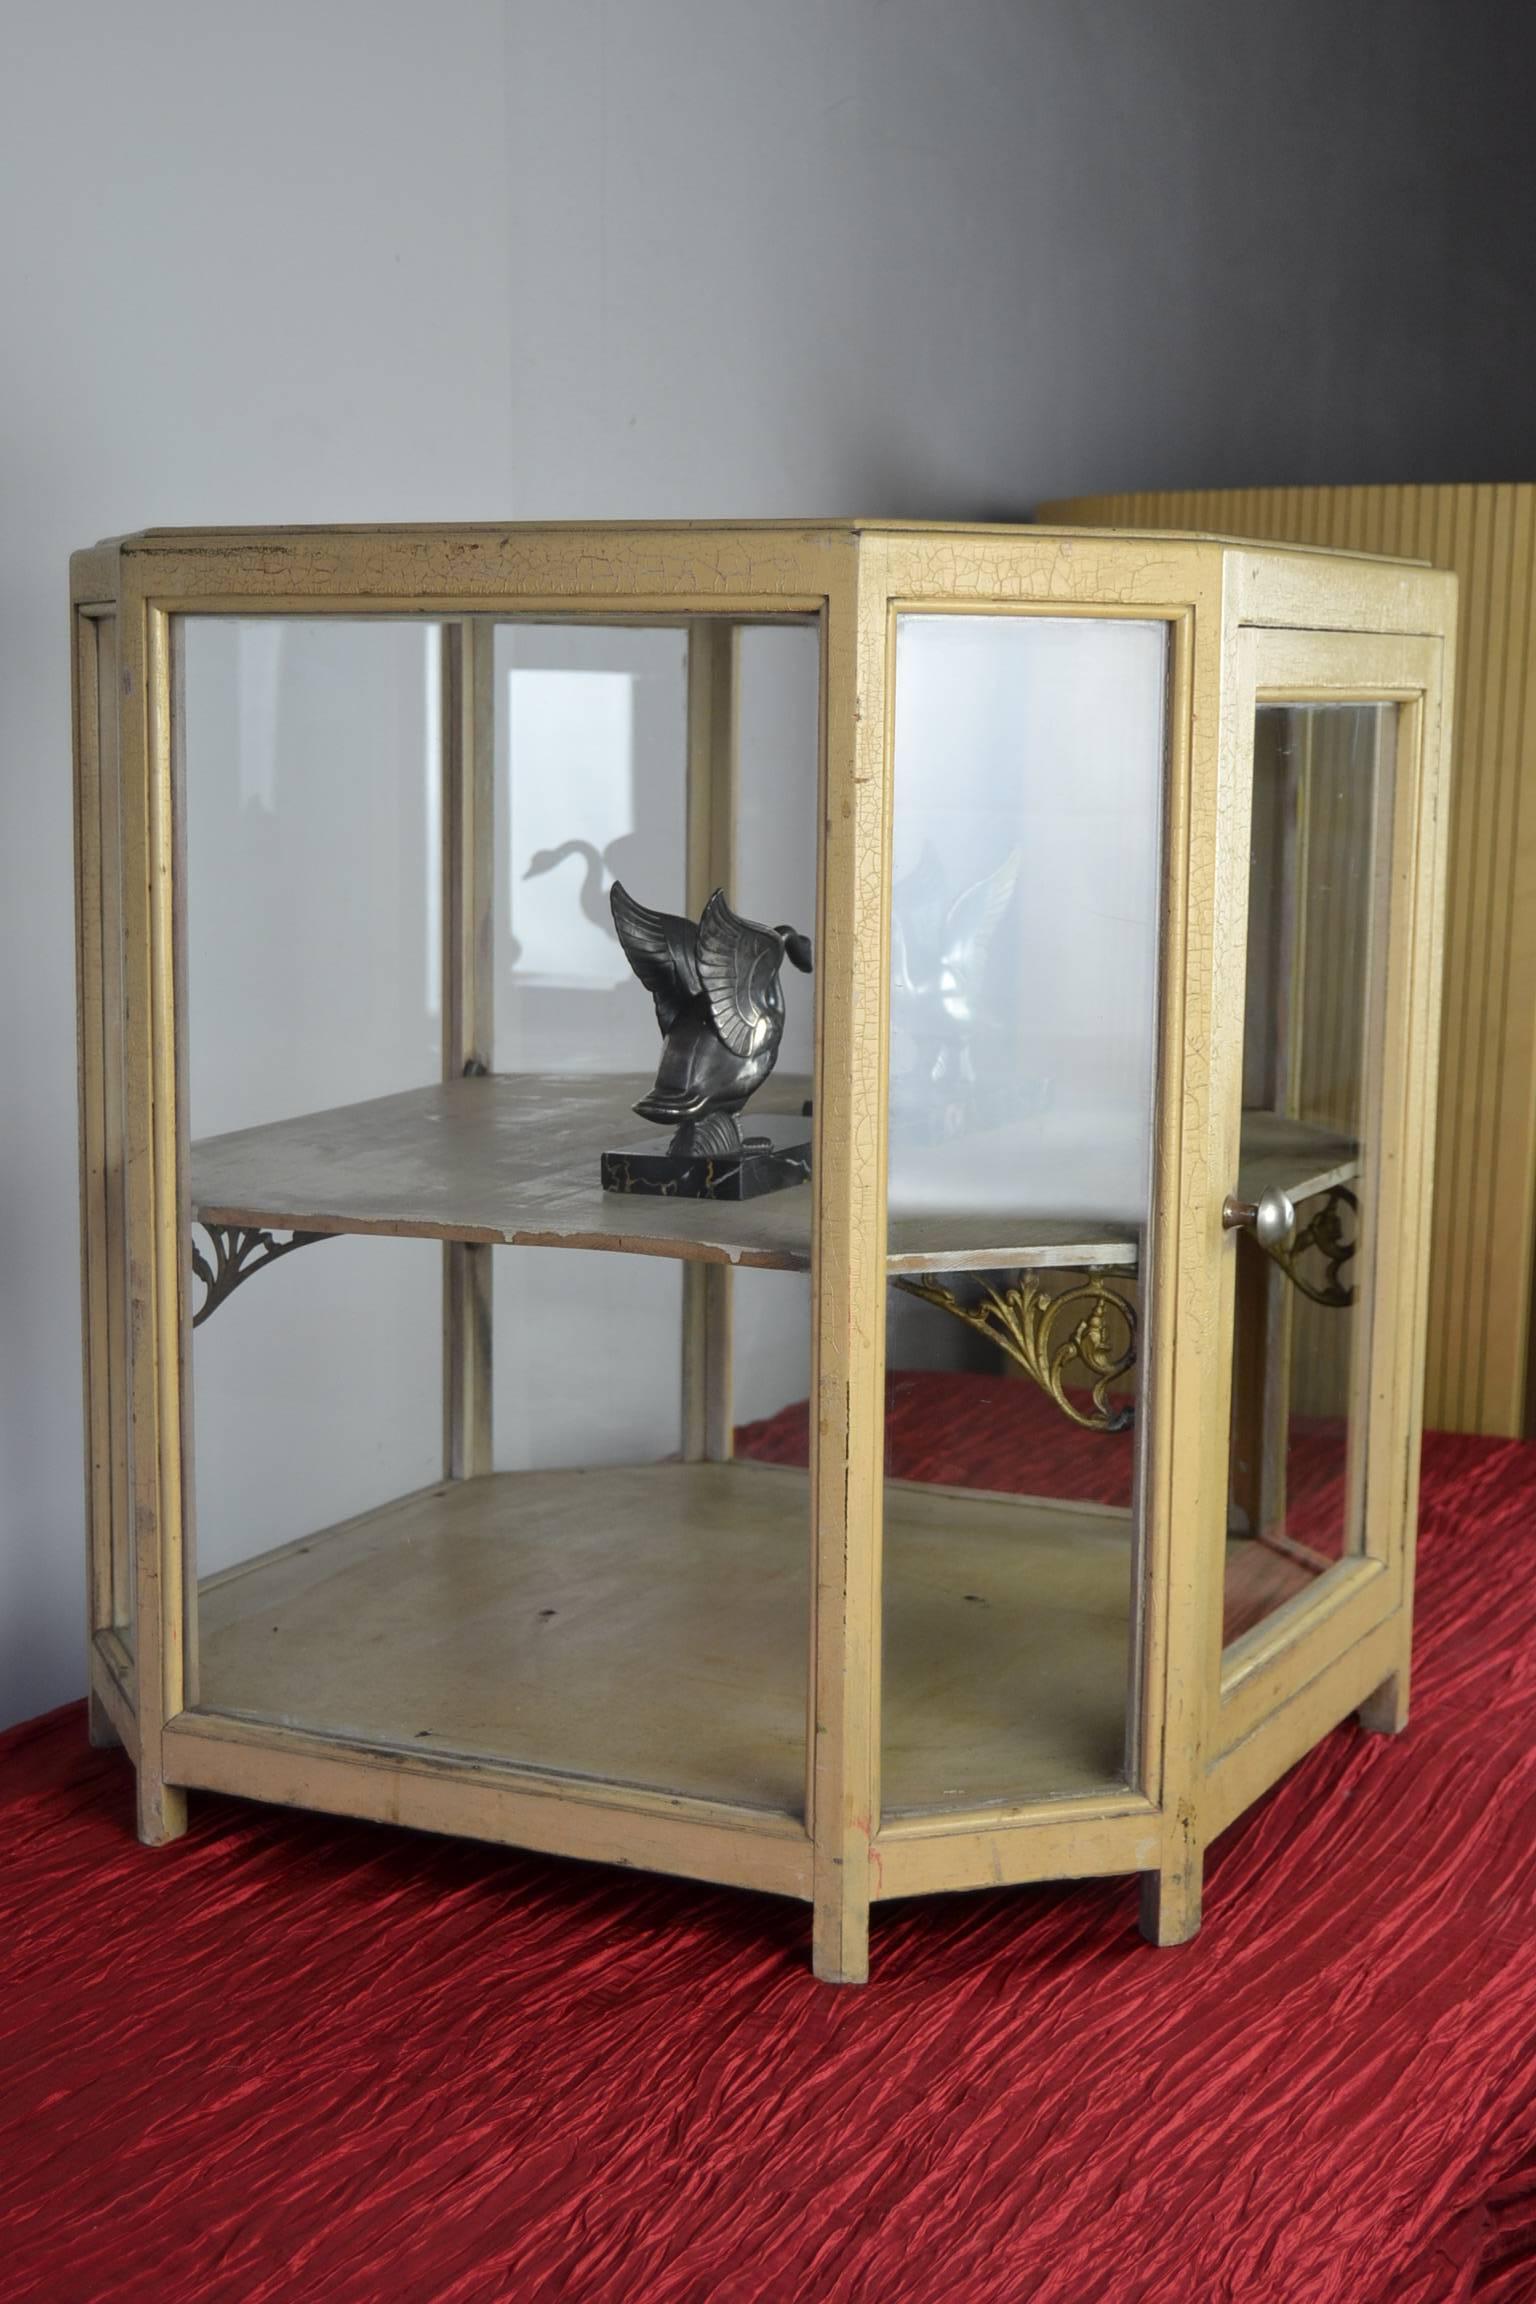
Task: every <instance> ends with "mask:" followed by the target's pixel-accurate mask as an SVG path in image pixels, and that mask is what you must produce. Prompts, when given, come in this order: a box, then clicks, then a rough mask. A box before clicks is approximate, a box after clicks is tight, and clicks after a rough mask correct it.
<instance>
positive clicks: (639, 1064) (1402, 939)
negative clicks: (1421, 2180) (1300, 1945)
mask: <svg viewBox="0 0 1536 2304" xmlns="http://www.w3.org/2000/svg"><path fill="white" fill-rule="evenodd" d="M72 583H73V602H74V634H75V701H76V747H75V756H76V808H77V834H78V873H79V962H80V1082H81V1129H82V1136H81V1142H82V1226H83V1241H84V1308H85V1378H86V1441H87V1454H86V1469H87V1495H88V1514H89V1533H90V1610H91V1615H90V1635H91V1644H90V1666H91V1719H92V1733H93V1735H94V1736H95V1737H96V1738H97V1739H98V1740H108V1739H115V1740H117V1741H120V1742H121V1743H122V1744H123V1745H124V1747H125V1748H126V1749H127V1751H128V1753H129V1754H130V1756H131V1757H132V1759H133V1762H134V1765H135V1767H136V1769H137V1774H138V1799H139V1821H140V1832H141V1836H142V1837H143V1839H144V1840H146V1841H147V1842H151V1843H154V1842H161V1841H166V1840H170V1839H173V1838H174V1837H175V1836H176V1835H177V1834H178V1833H180V1832H181V1831H182V1830H183V1829H184V1827H185V1823H186V1814H187V1794H188V1792H189V1791H196V1790H199V1789H210V1790H216V1791H221V1792H227V1793H234V1794H239V1795H242V1796H245V1797H248V1798H255V1799H263V1800H270V1801H278V1802H286V1803H289V1804H293V1805H299V1806H306V1807H314V1808H321V1809H329V1810H333V1811H336V1812H338V1813H342V1814H348V1815H357V1816H364V1817H374V1818H380V1819H387V1820H389V1821H394V1822H400V1823H405V1824H410V1825H415V1826H420V1827H425V1828H429V1829H434V1830H440V1831H447V1832H458V1833H466V1834H471V1835H475V1836H479V1837H483V1838H485V1839H488V1840H494V1841H502V1842H509V1843H514V1844H517V1845H520V1846H525V1847H530V1848H537V1849H544V1850H549V1851H553V1852H556V1853H559V1854H563V1855H569V1856H579V1857H585V1858H595V1859H599V1860H603V1861H608V1862H614V1863H620V1864H631V1865H640V1866H646V1867H650V1868H653V1869H656V1870H662V1871H669V1872H674V1873H679V1874H684V1875H688V1876H691V1877H695V1878H699V1879H706V1880H717V1881H722V1882H729V1883H733V1884H737V1885H740V1886H744V1887H750V1888H756V1889H763V1890H769V1891H774V1892H777V1893H780V1894H783V1895H788V1896H794V1897H799V1898H802V1899H804V1900H805V1901H806V1902H808V1903H809V1904H810V1905H811V1907H812V1911H813V1916H814V1926H813V1943H814V1963H815V1968H816V1972H817V1974H818V1975H820V1976H822V1977H825V1978H828V1979H836V1980H847V1981H853V1980H858V1979H860V1978H862V1977H863V1976H864V1975H865V1973H866V1971H867V1961H868V1937H869V1914H870V1906H871V1904H872V1903H873V1902H875V1901H877V1900H879V1899H881V1898H884V1897H892V1896H910V1895H915V1894H921V1893H926V1892H929V1891H936V1890H940V1889H954V1888H963V1887H976V1886H983V1885H1005V1884H1010V1883H1022V1882H1028V1881H1032V1880H1043V1879H1052V1878H1061V1877H1083V1876H1088V1875H1094V1874H1126V1875H1129V1874H1135V1875H1138V1876H1139V1878H1140V1881H1141V1883H1142V1890H1143V1895H1142V1925H1143V1928H1144V1929H1145V1931H1146V1932H1147V1933H1148V1934H1149V1935H1150V1936H1152V1937H1153V1938H1154V1939H1156V1940H1157V1941H1159V1942H1163V1943H1170V1942H1178V1941H1181V1940H1183V1939H1184V1938H1186V1937H1188V1936H1189V1935H1190V1934H1192V1933H1193V1931H1194V1930H1195V1928H1196V1927H1197V1925H1198V1922H1199V1914H1200V1884H1201V1872H1202V1865H1203V1860H1204V1854H1205V1850H1206V1848H1207V1847H1208V1845H1209V1844H1210V1842H1211V1841H1212V1839H1213V1838H1214V1837H1215V1836H1216V1835H1217V1834H1218V1833H1219V1832H1221V1831H1222V1830H1223V1829H1224V1828H1225V1827H1226V1826H1227V1825H1228V1824H1229V1823H1230V1822H1231V1821H1232V1820H1233V1819H1234V1818H1235V1817H1236V1816H1237V1815H1239V1814H1240V1813H1241V1812H1242V1811H1243V1810H1244V1809H1245V1808H1246V1807H1247V1806H1248V1805H1249V1804H1250V1803H1251V1802H1252V1801H1253V1800H1254V1799H1256V1798H1257V1797H1258V1795H1259V1794H1260V1793H1261V1792H1262V1791H1263V1790H1264V1789H1265V1788H1266V1787H1267V1786H1268V1785H1269V1784H1271V1783H1272V1782H1273V1781H1274V1780H1275V1779H1276V1777H1278V1776H1279V1775H1280V1774H1281V1773H1282V1772H1283V1771H1284V1770H1285V1769H1286V1768H1288V1767H1289V1766H1290V1765H1291V1764H1292V1763H1293V1762H1294V1761H1295V1760H1296V1759H1298V1758H1299V1757H1300V1755H1301V1754H1302V1753H1304V1752H1305V1751H1306V1750H1307V1749H1308V1748H1309V1747H1310V1746H1311V1745H1312V1744H1313V1743H1314V1742H1315V1741H1316V1740H1317V1738H1318V1737H1319V1736H1320V1735H1322V1734H1323V1733H1324V1732H1325V1731H1326V1730H1327V1729H1329V1728H1332V1727H1333V1726H1335V1725H1336V1724H1337V1723H1339V1722H1340V1721H1342V1720H1343V1719H1345V1718H1346V1716H1348V1715H1349V1714H1350V1713H1352V1712H1358V1713H1359V1714H1360V1715H1361V1718H1362V1719H1363V1720H1364V1721H1365V1723H1366V1725H1367V1726H1369V1727H1374V1728H1381V1729H1391V1728H1396V1727H1400V1726H1401V1725H1402V1723H1403V1720H1404V1718H1405V1716H1406V1707H1407V1689H1408V1667H1409V1641H1410V1623H1411V1603H1412V1584H1413V1528H1414V1519H1415V1508H1416V1480H1417V1461H1418V1437H1419V1414H1418V1400H1419V1395H1420V1386H1421V1381H1422V1370H1423V1354H1424V1301H1425V1240H1426V1222H1427V1211H1428V1204H1429V1187H1430V1151H1431V1147H1430V1142H1429V1128H1428V1123H1427V1119H1426V1115H1427V1114H1428V1113H1430V1112H1431V1111H1432V1110H1433V1103H1434V1086H1435V1078H1434V1074H1435V1044H1436V1020H1437V1006H1438V981H1439V943H1440V930H1439V921H1440V916H1441V905H1442V878H1443V853H1442V851H1443V839H1442V824H1443V810H1442V808H1441V806H1440V805H1439V778H1440V762H1441V748H1442V728H1443V726H1444V724H1445V718H1446V714H1447V711H1448V708H1449V681H1450V644H1449V640H1448V634H1449V633H1450V631H1451V629H1452V624H1453V615H1454V584H1453V581H1452V580H1451V579H1449V578H1446V577H1444V576H1440V575H1436V574H1433V573H1431V572H1430V571H1429V570H1427V569H1424V568H1421V567H1418V566H1416V565H1413V564H1409V563H1405V562H1396V561H1384V560H1366V559H1359V558H1349V557H1345V556H1342V555H1330V554H1324V553H1317V552H1308V551H1300V550H1282V549H1270V548H1262V547H1255V546H1251V545H1240V544H1235V543H1229V542H1222V541H1220V540H1217V539H1211V538H1205V537H1198V536H1170V535H1158V536H1155V537H1149V536H1137V535H1132V534H1124V533H1091V532H1084V531H1062V532H1052V531H1047V530H1044V529H1032V528H980V527H970V528H960V527H957V528H949V527H944V526H939V525H932V524H910V523H905V524H904V523H878V522H875V523H866V522H850V521H828V522H811V523H804V524H759V525H738V526H728V525H715V524H703V523H701V524H687V525H677V526H663V525H635V526H628V527H613V528H597V527H587V526H551V527H517V526H513V527H507V526H483V527H450V528H367V529H362V528H359V529H337V530H320V529H309V530H304V529H287V530H260V531H258V530H199V531H170V530H167V531H150V532H148V533H146V534H143V535H140V536H135V537H130V538H124V539H120V540H117V541H114V542H111V543H108V544H103V545H100V546H97V547H96V548H95V549H93V550H90V551H86V552H82V553H79V554H77V555H76V556H75V559H74V561H73V563H72ZM786 636H787V637H786ZM790 673H793V678H791V677H790ZM796 682H798V684H799V685H798V687H796ZM791 691H793V693H792V692H791ZM565 833H569V834H570V835H571V836H570V837H564V836H563V835H564V834H565ZM557 834H560V835H562V837H559V838H556V837H555V835H557ZM576 867H579V871H578V870H577V869H575V868H576ZM620 872H622V874H623V875H624V877H625V878H626V880H627V881H628V882H629V883H630V884H631V885H632V887H633V892H634V893H635V894H637V895H638V896H639V897H641V898H642V899H643V900H644V901H646V902H649V903H652V904H657V905H663V906H669V907H674V908H680V907H681V906H683V905H684V904H686V905H687V906H688V907H690V908H692V909H693V910H695V911H696V910H697V908H698V907H699V906H700V905H701V904H702V902H703V900H704V898H705V897H706V896H707V894H708V892H709V890H710V889H711V888H712V887H714V886H722V887H724V888H725V889H726V891H727V893H728V895H729V896H730V897H731V899H732V901H733V902H734V903H736V905H737V907H738V909H740V910H744V911H749V912H752V913H754V915H756V916H761V917H765V918H767V919H770V920H787V921H797V922H799V924H800V925H801V926H803V927H805V928H811V927H812V926H814V943H815V974H814V979H813V986H814V989H813V990H812V989H810V988H808V987H807V986H806V985H805V983H804V981H803V980H797V983H796V986H795V987H794V988H793V991H792V993H791V1000H792V1003H793V1001H794V1000H796V999H798V1000H799V1002H800V1007H799V1010H798V1012H797V1011H796V1010H795V1009H794V1007H793V1005H792V1008H791V1027H792V1036H794V1035H798V1037H797V1038H796V1040H795V1048H794V1049H792V1048H791V1045H790V1041H789V1040H786V1046H785V1054H784V1057H783V1059H782V1060H781V1065H780V1070H779V1071H778V1072H777V1073H776V1074H775V1076H774V1078H773V1079H772V1080H771V1081H770V1082H769V1083H768V1086H767V1087H766V1088H765V1089H764V1090H763V1092H762V1094H761V1096H760V1098H759V1099H758V1102H757V1104H756V1105H754V1106H753V1107H751V1108H749V1113H748V1118H750V1116H751V1111H753V1110H757V1109H760V1108H761V1109H772V1110H777V1111H779V1112H800V1111H801V1110H803V1109H804V1108H805V1106H806V1105H807V1104H808V1105H809V1106H810V1110H811V1128H812V1131H813V1138H814V1162H813V1174H812V1178H811V1181H810V1182H809V1183H805V1184H800V1185H798V1186H795V1187H793V1188H791V1189H786V1190H782V1191H778V1192H775V1193H772V1194H769V1195H767V1196H766V1197H764V1198H761V1199H758V1200H754V1201H747V1202H743V1203H740V1204H731V1203H727V1202H723V1201H722V1202H711V1201H692V1202H690V1201H681V1200H675V1199H660V1198H658V1199H647V1198H642V1197H631V1196H629V1195H622V1194H615V1193H605V1192H604V1191H603V1190H602V1189H601V1188H600V1183H599V1177H598V1163H599V1159H600V1156H601V1154H602V1153H603V1151H604V1150H605V1149H608V1148H610V1147H611V1146H612V1145H613V1144H614V1143H615V1142H623V1141H625V1140H628V1141H629V1142H631V1143H632V1142H633V1141H634V1140H635V1138H636V1137H637V1136H638V1135H643V1134H644V1132H645V1131H644V1124H643V1123H641V1122H638V1121H636V1120H634V1119H633V1118H632V1117H631V1116H630V1107H631V1105H632V1104H633V1103H634V1100H635V1097H636V1094H637V1093H638V1092H639V1090H640V1089H641V1087H643V1085H644V1083H645V1078H646V1076H647V1073H648V1070H649V1068H650V1066H651V1064H652V1061H653V1058H654V1043H655V1032H654V1025H653V1024H652V1023H651V1021H650V1018H649V1013H648V1008H647V1005H646V1003H645V1001H644V999H643V996H641V995H639V994H638V992H637V990H636V988H634V987H632V986H628V987H627V986H626V984H625V982H624V973H623V970H622V967H619V968H617V969H616V968H614V966H613V964H612V963H613V954H612V952H611V951H610V949H609V945H608V943H607V942H605V940H604V939H605V933H606V932H605V926H604V919H605V913H604V904H605V897H606V889H607V886H608V884H609V883H610V881H611V880H612V879H613V878H614V877H615V876H617V875H618V874H619V873H620ZM578 881H579V885H578ZM813 915H814V919H813V917H812V916H813ZM812 1003H813V1005H812ZM797 1051H798V1052H797ZM210 1120H211V1123H212V1124H211V1125H210ZM338 1240H340V1241H341V1242H343V1243H344V1244H343V1245H336V1244H335V1243H336V1242H337V1241H338ZM326 1242H330V1243H332V1244H331V1245H322V1244H324V1243H326ZM423 1243H426V1244H427V1245H426V1246H423V1245H422V1244H423ZM317 1250H318V1251H319V1252H318V1253H317V1252H316V1251H317ZM301 1251H302V1252H301ZM576 1251H581V1252H583V1253H581V1254H576V1253H575V1252H576ZM424 1258H425V1259H426V1261H425V1263H424V1262H423V1259H424ZM279 1261H281V1266H282V1268H281V1270H280V1271H277V1272H273V1273H271V1274H270V1276H266V1277H262V1278H261V1281H260V1286H259V1288H254V1289H251V1290H250V1291H249V1292H248V1293H247V1292H246V1291H245V1289H244V1286H243V1283H245V1282H246V1281H248V1280H249V1279H251V1278H252V1277H254V1276H256V1275H258V1274H262V1273H264V1272H265V1271H266V1267H268V1266H269V1265H272V1264H275V1263H278V1262H279ZM493 1271H495V1272H497V1273H498V1274H499V1275H500V1277H499V1278H498V1281H497V1284H496V1285H495V1286H494V1287H493V1280H492V1275H493ZM237 1287H238V1288H240V1290H241V1292H240V1293H239V1295H238V1297H236V1294H235V1291H236V1289H237ZM215 1314H216V1315H217V1319H216V1321H215V1320H214V1315H215ZM194 1331H196V1335H195V1336H194ZM505 1338H510V1339H511V1344H510V1355H511V1357H510V1363H509V1361H508V1357H507V1353H506V1352H505V1351H503V1350H502V1348H501V1346H502V1340H503V1339H505ZM802 1345H803V1373H801V1361H800V1360H799V1359H798V1358H797V1354H798V1353H799V1352H800V1351H801V1347H802ZM493 1346H494V1348H493ZM509 1368H510V1373H509ZM194 1377H196V1378H197V1380H198V1389H197V1391H196V1392H194ZM775 1387H777V1389H775ZM749 1396H750V1402H751V1403H752V1404H755V1405H756V1406H757V1407H758V1408H759V1409H762V1408H763V1407H764V1406H766V1407H767V1409H768V1410H769V1413H768V1415H767V1416H766V1417H764V1416H762V1415H761V1414H759V1415H758V1416H757V1417H755V1418H754V1417H753V1416H751V1415H748V1414H746V1413H745V1412H744V1408H743V1401H744V1400H747V1399H748V1398H749ZM800 1402H804V1403H806V1405H804V1406H799V1405H797V1403H800ZM657 1403H659V1405H657ZM797 1432H800V1433H803V1434H804V1451H805V1453H806V1454H807V1455H808V1462H807V1463H806V1464H805V1466H804V1467H803V1468H801V1467H799V1466H797V1465H796V1464H795V1463H794V1462H792V1461H788V1460H786V1459H787V1458H791V1457H793V1455H794V1454H795V1452H796V1446H797V1443H796V1437H795V1436H796V1433H797ZM914 1434H916V1435H917V1436H918V1438H917V1440H916V1441H914V1437H913V1436H914ZM919 1442H920V1444H919ZM768 1456H777V1457H778V1459H779V1460H777V1461H766V1460H764V1459H765V1458H766V1457H768ZM616 1457H619V1458H622V1459H624V1460H621V1461H615V1458H616ZM999 1464H1007V1465H1008V1466H1009V1467H1010V1470H1009V1474H1008V1477H1007V1478H1006V1479H1004V1478H1001V1477H997V1476H992V1477H991V1484H990V1485H988V1484H987V1482H988V1478H989V1475H988V1469H987V1468H988V1467H989V1466H996V1465H999ZM412 1467H419V1470H417V1471H412V1469H411V1468H412ZM194 1472H195V1473H196V1481H195V1482H194ZM194 1485H196V1487H197V1490H198V1495H199V1501H200V1503H201V1506H202V1512H201V1518H202V1534H201V1538H198V1536H197V1533H196V1528H195V1518H194V1511H193V1491H194ZM381 1489H382V1490H383V1492H382V1493H380V1492H379V1491H380V1490H381Z"/></svg>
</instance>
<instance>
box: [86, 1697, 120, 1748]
mask: <svg viewBox="0 0 1536 2304" xmlns="http://www.w3.org/2000/svg"><path fill="white" fill-rule="evenodd" d="M85 1722H86V1733H87V1735H88V1736H89V1737H90V1740H91V1746H92V1749H93V1750H94V1751H97V1752H110V1751H111V1750H112V1748H113V1746H114V1745H119V1744H121V1743H122V1741H123V1740H122V1738H121V1736H119V1734H118V1732H117V1730H116V1729H115V1728H114V1727H113V1725H112V1715H111V1713H110V1712H109V1711H108V1710H107V1708H106V1706H105V1704H103V1702H102V1700H101V1698H100V1696H99V1695H98V1694H97V1692H96V1683H95V1681H94V1680H93V1681H92V1682H91V1685H90V1687H89V1689H88V1690H87V1691H86V1698H85Z"/></svg>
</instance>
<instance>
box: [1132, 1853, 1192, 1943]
mask: <svg viewBox="0 0 1536 2304" xmlns="http://www.w3.org/2000/svg"><path fill="white" fill-rule="evenodd" d="M1204 1871H1205V1867H1204V1864H1203V1862H1202V1860H1201V1858H1200V1857H1199V1856H1192V1857H1189V1858H1187V1859H1186V1861H1185V1862H1184V1863H1182V1864H1181V1865H1179V1866H1178V1867H1177V1868H1176V1869H1174V1870H1172V1871H1168V1872H1143V1874H1142V1875H1141V1932H1142V1934H1143V1936H1145V1938H1146V1940H1147V1942H1148V1943H1149V1944H1187V1943H1188V1942H1189V1940H1190V1938H1191V1937H1192V1936H1195V1935H1198V1934H1199V1930H1200V1895H1201V1889H1202V1886H1203V1881H1204Z"/></svg>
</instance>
